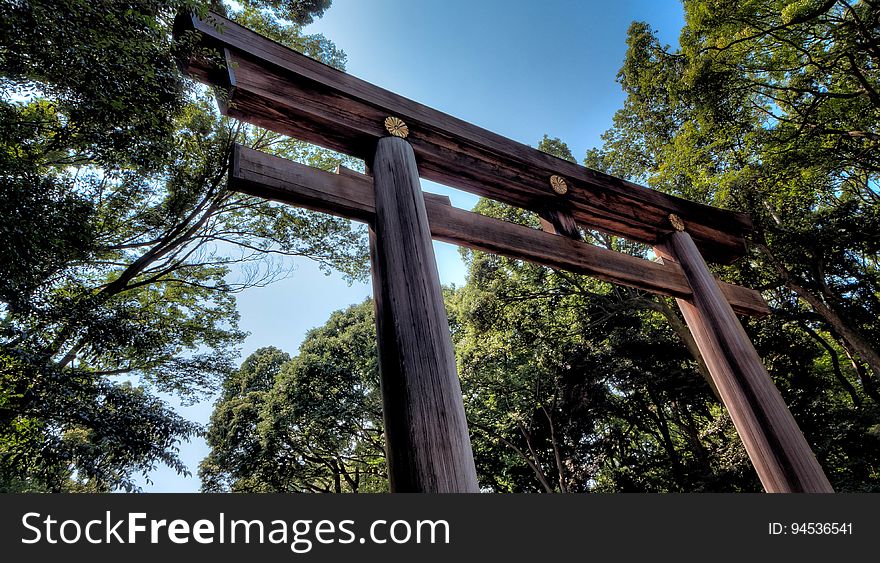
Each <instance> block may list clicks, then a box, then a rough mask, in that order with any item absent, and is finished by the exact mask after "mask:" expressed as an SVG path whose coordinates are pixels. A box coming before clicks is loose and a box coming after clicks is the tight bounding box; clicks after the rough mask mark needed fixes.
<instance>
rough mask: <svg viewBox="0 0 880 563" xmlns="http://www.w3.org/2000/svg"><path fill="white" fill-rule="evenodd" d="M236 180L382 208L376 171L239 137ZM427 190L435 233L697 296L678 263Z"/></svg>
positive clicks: (758, 302)
mask: <svg viewBox="0 0 880 563" xmlns="http://www.w3.org/2000/svg"><path fill="white" fill-rule="evenodd" d="M229 187H230V189H232V190H234V191H238V192H242V193H246V194H249V195H254V196H259V197H263V198H267V199H272V200H275V201H279V202H283V203H287V204H293V205H297V206H299V207H305V208H307V209H312V210H315V211H321V212H324V213H330V214H333V215H337V216H340V217H347V218H351V219H356V220H359V221H364V222H368V223H369V222H372V220H373V217H374V215H375V195H374V191H373V185H372V179H371V178H370V177H369V176H366V175H363V174H359V173H357V172H353V171H351V170H345V169H342V170H340V171H338V172H337V173H336V174H334V173H331V172H325V171H323V170H319V169H317V168H312V167H310V166H306V165H304V164H299V163H297V162H293V161H290V160H286V159H283V158H279V157H277V156H272V155H269V154H266V153H263V152H260V151H257V150H254V149H250V148H247V147H243V146H240V145H236V147H235V149H234V151H233V158H232V170H231V172H230V175H229ZM424 197H425V207H426V210H427V214H428V222H429V223H430V227H431V236H432V237H433V238H434V239H437V240H441V241H444V242H449V243H452V244H457V245H459V246H465V247H468V248H473V249H474V250H481V251H484V252H491V253H494V254H500V255H502V256H507V257H510V258H516V259H521V260H527V261H529V262H535V263H538V264H542V265H544V266H549V267H552V268H558V269H561V270H567V271H571V272H576V273H579V274H587V275H590V276H593V277H596V278H599V279H602V280H605V281H609V282H612V283H616V284H621V285H626V286H630V287H636V288H639V289H644V290H646V291H650V292H653V293H659V294H661V295H669V296H672V297H679V298H683V299H690V298H691V297H692V291H691V288H690V286H689V285H688V283H687V280H686V279H685V277H684V273H683V272H682V270H681V267H680V266H679V265H678V264H675V263H671V262H670V263H666V264H660V263H657V262H651V261H648V260H643V259H641V258H636V257H634V256H629V255H627V254H621V253H619V252H614V251H611V250H607V249H604V248H599V247H597V246H593V245H590V244H587V243H584V242H579V241H575V240H572V239H569V238H566V237H563V236H559V235H554V234H550V233H546V232H543V231H539V230H537V229H532V228H529V227H525V226H522V225H516V224H514V223H509V222H507V221H502V220H499V219H495V218H492V217H486V216H484V215H480V214H478V213H473V212H470V211H465V210H463V209H458V208H455V207H452V206H451V205H450V203H449V199H448V198H446V197H443V196H438V195H435V194H429V193H425V194H424ZM719 286H720V287H721V290H722V293H723V294H724V296H725V297H726V298H727V300H728V301H729V302H730V304H731V306H732V307H733V309H734V310H735V311H737V312H738V313H741V314H746V315H756V316H760V315H765V314H767V313H768V312H769V311H768V308H767V304H766V303H765V302H764V299H763V298H762V297H761V294H760V293H759V292H757V291H754V290H751V289H747V288H744V287H740V286H736V285H731V284H727V283H724V282H719Z"/></svg>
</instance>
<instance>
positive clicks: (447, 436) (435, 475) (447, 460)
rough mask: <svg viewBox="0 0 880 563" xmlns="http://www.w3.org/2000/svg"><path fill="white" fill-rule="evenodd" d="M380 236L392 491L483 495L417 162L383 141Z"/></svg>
mask: <svg viewBox="0 0 880 563" xmlns="http://www.w3.org/2000/svg"><path fill="white" fill-rule="evenodd" d="M372 171H373V177H374V182H373V185H374V187H375V202H376V215H375V221H374V223H373V234H372V236H371V250H372V263H373V293H374V296H375V297H376V301H375V303H376V323H377V329H378V337H379V364H380V372H381V378H380V380H381V387H382V405H383V407H382V408H383V411H384V418H385V441H386V451H387V463H388V474H389V481H390V484H391V490H392V491H394V492H428V493H475V492H479V487H478V485H477V473H476V469H475V467H474V459H473V454H472V452H471V443H470V437H469V435H468V429H467V419H466V418H465V413H464V406H463V403H462V397H461V386H460V383H459V380H458V374H457V372H456V369H455V352H454V351H453V348H452V338H451V335H450V332H449V324H448V321H447V319H446V308H445V306H444V304H443V296H442V293H441V288H440V276H439V274H438V272H437V264H436V262H435V259H434V249H433V246H432V243H431V232H430V229H429V227H428V216H427V213H426V211H425V202H424V200H423V196H422V190H421V187H420V185H419V175H418V169H417V168H416V161H415V155H414V154H413V151H412V148H411V147H410V145H409V143H407V142H406V141H404V140H403V139H399V138H396V137H386V138H384V139H381V140H380V141H379V143H378V145H377V147H376V156H375V158H374V159H373V167H372Z"/></svg>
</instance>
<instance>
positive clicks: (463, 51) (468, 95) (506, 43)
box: [141, 0, 684, 492]
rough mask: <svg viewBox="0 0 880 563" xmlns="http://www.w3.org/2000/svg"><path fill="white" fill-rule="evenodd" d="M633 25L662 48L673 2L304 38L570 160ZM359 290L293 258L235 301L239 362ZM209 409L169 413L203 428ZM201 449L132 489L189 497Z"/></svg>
mask: <svg viewBox="0 0 880 563" xmlns="http://www.w3.org/2000/svg"><path fill="white" fill-rule="evenodd" d="M634 20H639V21H646V22H648V23H649V24H651V26H652V27H653V28H654V29H655V30H657V32H658V34H659V37H660V40H661V42H663V43H668V44H671V45H676V44H677V43H678V35H679V31H680V29H681V27H682V25H683V24H684V21H683V14H682V7H681V4H680V3H679V2H678V0H611V1H610V2H609V1H607V0H605V1H598V0H580V1H575V0H541V1H524V0H523V1H517V0H468V1H464V0H333V5H332V6H331V8H330V10H328V12H327V13H326V14H325V15H324V17H323V18H321V19H320V20H318V21H316V22H315V23H313V24H312V25H310V26H309V28H308V29H307V31H308V32H310V33H322V34H324V35H325V36H326V37H327V38H328V39H330V40H332V41H333V42H335V43H336V45H337V47H339V48H341V49H342V50H343V51H345V53H346V54H347V55H348V63H347V71H348V72H349V73H351V74H353V75H355V76H358V77H360V78H363V79H364V80H367V81H369V82H372V83H373V84H376V85H378V86H381V87H383V88H386V89H388V90H392V91H394V92H396V93H398V94H401V95H403V96H406V97H408V98H411V99H414V100H416V101H418V102H420V103H423V104H425V105H428V106H431V107H433V108H435V109H438V110H441V111H444V112H446V113H449V114H451V115H454V116H456V117H458V118H461V119H464V120H466V121H469V122H471V123H474V124H476V125H479V126H481V127H485V128H486V129H489V130H491V131H494V132H496V133H499V134H501V135H504V136H505V137H509V138H511V139H514V140H516V141H519V142H522V143H526V144H530V145H533V146H534V145H536V144H537V143H538V142H539V141H540V140H541V138H542V137H543V135H544V134H545V133H546V134H548V135H550V136H551V137H559V138H561V139H562V140H563V141H565V142H566V143H568V145H569V147H570V148H571V150H572V153H573V154H574V155H575V157H576V158H577V159H578V160H581V159H582V158H583V156H584V153H585V152H586V151H587V149H589V148H591V147H594V146H598V145H600V144H601V139H600V135H601V134H602V132H603V131H605V130H606V129H608V127H609V126H610V125H611V118H612V116H613V114H614V112H615V111H616V110H617V109H618V108H619V107H620V106H621V105H622V103H623V94H622V92H621V91H620V87H619V85H618V84H617V83H616V82H615V76H616V75H617V71H618V70H619V69H620V66H621V63H622V62H623V57H624V53H625V51H626V30H627V28H628V27H629V25H630V23H631V22H632V21H634ZM422 187H423V189H425V190H426V191H432V192H435V193H444V194H447V195H449V196H450V197H451V199H452V204H453V205H455V206H456V207H462V208H465V209H470V208H471V207H473V205H474V203H476V200H477V199H476V198H475V197H473V196H471V195H469V194H465V193H462V192H458V191H455V190H450V189H447V188H444V187H443V186H438V185H437V184H434V183H432V182H423V184H422ZM434 248H435V252H436V253H437V263H438V267H439V270H440V278H441V281H442V282H443V283H444V284H456V285H461V284H462V283H463V282H464V273H465V271H464V266H463V264H462V263H461V260H460V258H459V255H458V252H457V249H456V248H455V247H453V246H451V245H448V244H444V243H435V246H434ZM370 294H371V289H370V287H369V285H368V284H354V285H351V286H349V285H347V284H346V283H345V282H344V281H343V280H342V278H341V276H340V275H338V274H333V275H331V276H324V275H323V274H322V273H321V272H320V271H319V270H318V268H317V267H316V266H315V265H314V264H312V263H310V262H309V261H307V260H299V261H296V270H295V272H294V274H293V275H292V276H291V277H290V278H288V279H286V280H283V281H280V282H277V283H275V284H273V285H270V286H268V287H265V288H254V289H251V290H248V291H247V292H245V293H242V294H241V295H239V298H238V306H239V310H240V312H241V328H242V329H243V330H245V331H248V332H249V333H250V336H249V337H248V338H247V340H246V341H245V343H244V346H243V349H242V359H244V358H245V357H247V356H248V355H249V354H251V353H252V352H253V351H254V350H256V349H257V348H260V347H262V346H277V347H279V348H281V349H283V350H285V351H286V352H289V353H291V354H292V355H293V354H295V353H296V351H297V349H298V347H299V345H300V343H301V342H302V339H303V337H304V336H305V333H306V331H307V330H309V329H310V328H313V327H316V326H320V325H322V324H323V323H324V322H325V321H326V320H327V318H328V317H329V316H330V314H331V313H332V312H333V311H336V310H338V309H342V308H344V307H346V306H348V305H350V304H352V303H357V302H360V301H362V300H363V299H364V298H366V297H368V296H369V295H370ZM212 403H213V399H212V400H208V401H205V402H202V403H200V404H197V405H194V406H191V407H179V406H178V411H179V412H180V413H181V414H182V415H183V416H186V417H187V418H189V419H190V420H194V421H196V422H200V423H207V421H208V417H209V416H210V414H211V410H212ZM207 452H208V448H207V446H206V445H205V443H204V441H202V440H197V441H194V442H192V443H188V444H182V445H181V447H180V453H181V458H182V459H183V460H184V462H185V463H186V464H187V465H188V466H189V468H190V469H191V471H192V473H193V475H192V476H191V477H183V476H178V475H176V474H175V473H174V472H173V471H171V470H169V469H167V468H159V469H157V470H155V471H153V472H152V473H151V474H150V478H151V480H152V484H150V483H146V482H143V481H141V483H142V486H143V489H144V491H153V492H190V491H197V490H198V489H199V480H198V477H197V475H196V473H197V470H198V464H199V462H200V461H201V460H202V459H203V458H204V457H205V455H207Z"/></svg>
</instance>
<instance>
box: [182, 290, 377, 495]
mask: <svg viewBox="0 0 880 563" xmlns="http://www.w3.org/2000/svg"><path fill="white" fill-rule="evenodd" d="M376 362H377V359H376V344H375V325H374V321H373V306H372V303H371V302H370V301H366V302H364V303H362V304H361V305H357V306H353V307H351V308H349V309H347V310H345V311H338V312H336V313H334V314H333V315H332V316H331V317H330V319H329V320H328V321H327V323H326V324H325V325H324V326H323V327H320V328H317V329H314V330H312V331H310V332H309V333H308V335H307V336H306V339H305V341H304V342H303V344H302V346H301V347H300V353H299V355H298V356H296V357H295V358H293V359H290V358H289V357H288V356H287V354H284V353H282V352H281V351H279V350H277V349H275V348H262V349H260V350H258V351H257V352H255V353H254V354H252V355H251V356H250V357H249V358H248V359H247V360H245V362H244V363H243V364H242V366H241V368H240V369H239V370H238V371H237V372H236V373H235V374H234V375H233V376H232V377H230V378H229V379H228V380H227V381H226V383H225V384H224V393H223V395H222V396H221V398H220V399H219V400H218V402H217V404H216V406H215V409H214V413H213V414H212V416H211V424H210V427H209V429H208V444H209V445H210V446H211V453H210V455H209V456H208V457H207V458H206V459H205V460H204V461H203V462H202V464H201V467H200V470H199V475H200V477H201V478H202V487H203V489H204V490H206V491H251V492H254V491H276V492H278V491H297V492H308V491H311V492H370V491H382V490H385V489H386V488H387V485H386V481H385V476H384V469H385V468H384V465H385V459H384V449H383V443H382V424H381V420H382V414H381V405H380V397H379V382H378V370H377V365H376Z"/></svg>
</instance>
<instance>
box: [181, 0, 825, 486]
mask: <svg viewBox="0 0 880 563" xmlns="http://www.w3.org/2000/svg"><path fill="white" fill-rule="evenodd" d="M192 32H195V33H198V34H199V38H198V44H199V45H200V46H201V47H204V48H208V49H211V50H214V51H216V52H217V53H219V54H220V55H221V56H222V57H223V58H225V68H217V65H216V64H215V63H212V62H210V59H209V58H206V57H199V56H192V57H190V58H187V59H186V60H182V61H181V66H182V68H183V69H184V71H185V72H187V73H189V74H190V75H191V76H193V77H195V78H197V79H199V80H201V81H203V82H205V83H208V84H210V85H213V86H215V87H218V88H221V89H222V90H223V91H224V94H223V95H222V96H219V102H220V107H221V111H223V112H224V113H225V114H226V115H229V116H231V117H235V118H238V119H241V120H244V121H247V122H250V123H253V124H255V125H259V126H261V127H264V128H266V129H270V130H273V131H276V132H278V133H283V134H287V135H291V136H293V137H296V138H298V139H302V140H304V141H308V142H311V143H314V144H317V145H320V146H323V147H326V148H329V149H333V150H336V151H339V152H341V153H345V154H349V155H352V156H355V157H359V158H362V159H364V161H365V162H366V163H367V165H368V168H369V170H370V171H371V174H372V175H371V176H369V175H363V174H359V173H356V172H353V171H349V170H345V169H341V170H338V171H337V173H336V174H333V173H329V172H324V171H322V170H317V169H314V168H311V167H308V166H304V165H302V164H298V163H295V162H291V161H288V160H285V159H282V158H278V157H275V156H271V155H268V154H264V153H261V152H259V151H255V150H252V149H249V148H245V147H241V146H237V147H235V150H234V155H233V162H232V167H231V172H230V178H229V187H230V189H232V190H236V191H239V192H243V193H247V194H251V195H255V196H260V197H264V198H269V199H272V200H276V201H280V202H284V203H288V204H293V205H298V206H301V207H305V208H309V209H313V210H317V211H322V212H326V213H331V214H334V215H338V216H342V217H348V218H352V219H356V220H359V221H364V222H366V223H368V225H369V227H370V252H371V260H372V275H373V293H374V300H375V306H376V324H377V331H378V343H379V362H380V373H381V378H380V380H381V389H382V400H383V413H384V420H385V432H386V444H387V462H388V473H389V479H390V486H391V490H392V491H396V492H477V491H478V490H479V488H478V485H477V478H476V471H475V468H474V461H473V454H472V451H471V445H470V438H469V435H468V428H467V420H466V418H465V413H464V406H463V403H462V397H461V387H460V383H459V380H458V375H457V372H456V366H455V356H454V353H453V348H452V342H451V339H450V334H449V326H448V321H447V318H446V311H445V308H444V304H443V300H442V296H441V288H440V281H439V275H438V272H437V265H436V262H435V259H434V252H433V247H432V244H431V239H432V237H433V238H435V239H438V240H442V241H446V242H450V243H453V244H458V245H463V246H467V247H470V248H474V249H478V250H483V251H486V252H493V253H497V254H501V255H505V256H509V257H513V258H519V259H523V260H528V261H532V262H536V263H539V264H543V265H546V266H550V267H554V268H560V269H564V270H568V271H572V272H577V273H581V274H589V275H592V276H595V277H597V278H600V279H603V280H606V281H610V282H614V283H617V284H623V285H627V286H631V287H636V288H640V289H644V290H647V291H651V292H654V293H659V294H662V295H668V296H672V297H674V298H676V301H677V303H678V305H679V307H680V309H681V311H682V313H683V315H684V318H685V321H686V322H687V324H688V327H689V328H690V330H691V332H692V333H693V336H694V338H695V340H696V342H697V346H698V347H699V350H700V353H701V354H702V356H703V359H704V360H705V362H706V365H707V367H708V370H709V372H710V375H711V377H712V382H713V383H714V387H715V388H716V390H717V392H718V394H719V396H720V398H721V400H722V401H723V403H724V405H725V406H726V408H727V410H728V412H729V413H730V416H731V418H732V420H733V422H734V425H735V426H736V429H737V432H738V433H739V436H740V438H741V439H742V441H743V444H744V445H745V448H746V451H747V452H748V455H749V458H750V459H751V461H752V464H753V465H754V467H755V469H756V471H757V473H758V476H759V478H760V480H761V483H762V484H763V486H764V488H765V490H766V491H768V492H833V491H832V488H831V485H830V484H829V482H828V479H827V478H826V476H825V474H824V473H823V471H822V468H821V467H820V466H819V464H818V462H817V461H816V458H815V456H814V455H813V452H812V451H811V449H810V447H809V445H808V444H807V442H806V440H805V439H804V436H803V434H802V433H801V431H800V429H799V428H798V426H797V423H796V422H795V420H794V418H793V417H792V415H791V413H790V412H789V410H788V408H787V407H786V405H785V403H784V402H783V400H782V397H781V396H780V394H779V391H778V390H777V389H776V387H775V386H774V385H773V382H772V381H771V380H770V377H769V375H768V374H767V371H766V369H765V368H764V366H763V364H762V362H761V359H760V357H759V356H758V354H757V352H756V351H755V348H754V346H753V345H752V343H751V342H750V340H749V338H748V336H747V335H746V333H745V331H744V330H743V328H742V325H741V324H740V322H739V320H738V319H737V317H736V315H735V312H737V313H740V314H745V315H762V314H766V313H767V312H768V309H767V306H766V303H765V302H764V300H763V298H762V297H761V295H760V294H759V293H758V292H756V291H754V290H750V289H747V288H744V287H739V286H734V285H730V284H727V283H723V282H721V281H719V280H717V279H715V277H714V276H713V275H712V274H711V272H710V271H709V269H708V268H707V266H706V262H705V261H704V257H705V259H706V260H710V261H714V262H718V263H729V262H731V261H733V260H735V259H737V258H739V257H740V256H742V255H743V253H744V251H745V235H746V234H747V233H748V232H749V231H750V230H751V228H752V224H751V220H750V218H749V217H748V216H747V215H745V214H741V213H734V212H730V211H725V210H722V209H717V208H713V207H709V206H705V205H701V204H697V203H694V202H691V201H687V200H683V199H680V198H676V197H673V196H669V195H666V194H663V193H660V192H656V191H653V190H650V189H648V188H645V187H642V186H639V185H636V184H633V183H630V182H626V181H624V180H621V179H618V178H614V177H612V176H608V175H606V174H602V173H600V172H596V171H594V170H590V169H587V168H584V167H582V166H578V165H576V164H573V163H571V162H568V161H565V160H562V159H558V158H555V157H553V156H550V155H547V154H545V153H542V152H540V151H538V150H536V149H533V148H531V147H528V146H526V145H523V144H520V143H517V142H515V141H512V140H509V139H506V138H503V137H501V136H499V135H496V134H494V133H491V132H489V131H486V130H485V129H481V128H479V127H477V126H475V125H472V124H469V123H466V122H464V121H461V120H459V119H456V118H454V117H452V116H449V115H446V114H444V113H441V112H439V111H436V110H433V109H431V108H428V107H426V106H423V105H421V104H419V103H416V102H414V101H412V100H409V99H406V98H404V97H402V96H398V95H397V94H394V93H392V92H389V91H387V90H384V89H382V88H379V87H377V86H374V85H372V84H369V83H367V82H365V81H363V80H360V79H358V78H355V77H353V76H350V75H348V74H346V73H344V72H340V71H338V70H336V69H334V68H331V67H329V66H326V65H324V64H322V63H320V62H317V61H315V60H313V59H310V58H308V57H305V56H303V55H301V54H299V53H297V52H296V51H293V50H291V49H289V48H287V47H285V46H283V45H281V44H278V43H275V42H273V41H271V40H269V39H267V38H265V37H263V36H261V35H259V34H257V33H256V32H253V31H251V30H249V29H247V28H244V27H242V26H240V25H238V24H236V23H234V22H232V21H230V20H227V19H225V18H223V17H222V16H219V15H216V14H210V15H209V16H207V17H206V18H205V19H204V20H202V19H199V18H198V17H195V16H191V15H188V14H187V15H181V16H180V17H178V19H177V21H176V22H175V36H177V37H181V36H182V35H183V34H186V33H192ZM420 177H423V178H426V179H429V180H435V181H437V182H440V183H443V184H446V185H449V186H452V187H455V188H460V189H462V190H466V191H468V192H471V193H474V194H477V195H480V196H485V197H488V198H492V199H495V200H498V201H501V202H504V203H507V204H510V205H514V206H517V207H521V208H525V209H529V210H532V211H535V212H537V213H538V214H539V215H540V216H541V217H542V225H543V228H544V231H538V230H535V229H531V228H528V227H524V226H521V225H515V224H512V223H507V222H505V221H500V220H497V219H494V218H490V217H485V216H482V215H479V214H476V213H472V212H469V211H464V210H461V209H456V208H454V207H452V206H451V205H450V204H449V200H448V198H444V197H441V196H437V195H433V194H428V193H423V192H422V190H421V187H420V184H419V178H420ZM579 225H580V226H583V227H585V228H590V229H596V230H599V231H603V232H605V233H609V234H613V235H618V236H621V237H625V238H628V239H631V240H635V241H638V242H641V243H646V244H649V245H652V246H653V247H654V249H655V252H656V254H657V255H658V256H660V257H661V258H662V262H661V263H658V262H651V261H648V260H642V259H639V258H636V257H633V256H628V255H624V254H620V253H617V252H613V251H609V250H606V249H602V248H599V247H595V246H592V245H589V244H587V243H585V242H583V241H582V239H581V237H580V234H579V231H578V226H579Z"/></svg>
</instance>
